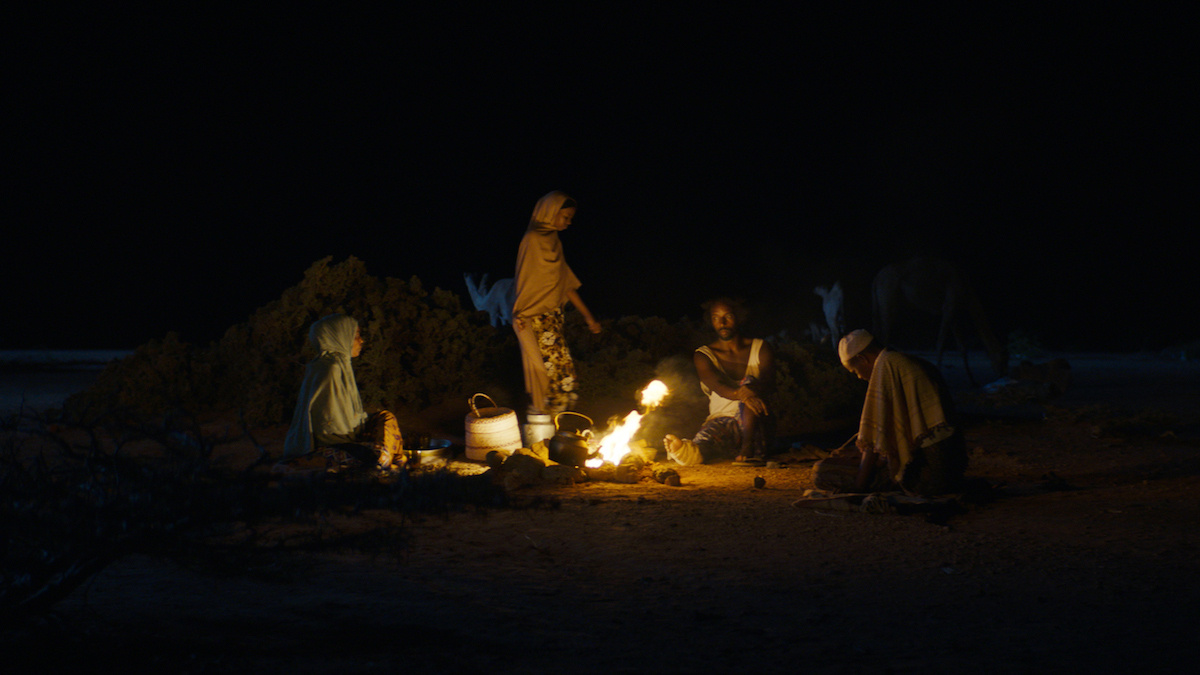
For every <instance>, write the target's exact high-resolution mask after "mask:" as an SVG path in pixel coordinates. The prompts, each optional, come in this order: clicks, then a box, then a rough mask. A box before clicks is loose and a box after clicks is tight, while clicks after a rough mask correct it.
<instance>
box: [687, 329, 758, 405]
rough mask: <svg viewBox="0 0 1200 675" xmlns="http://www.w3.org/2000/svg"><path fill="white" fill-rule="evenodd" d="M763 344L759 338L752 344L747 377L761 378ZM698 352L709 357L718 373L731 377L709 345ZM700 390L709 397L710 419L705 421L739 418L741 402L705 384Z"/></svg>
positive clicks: (701, 384)
mask: <svg viewBox="0 0 1200 675" xmlns="http://www.w3.org/2000/svg"><path fill="white" fill-rule="evenodd" d="M762 343H763V341H762V340H761V339H759V338H755V339H754V340H753V341H752V342H751V343H750V360H749V361H748V362H747V363H746V375H749V376H752V377H758V376H759V374H758V368H759V363H758V352H759V350H760V349H761V348H762ZM696 351H698V352H700V353H701V354H703V355H705V356H707V357H708V360H709V361H712V364H713V367H715V368H716V369H717V371H718V372H720V373H721V374H722V375H725V376H726V377H729V373H726V372H725V369H724V368H722V367H721V361H720V359H718V358H717V355H716V354H714V353H713V350H711V349H709V347H708V345H704V346H703V347H700V348H699V349H697V350H696ZM700 390H701V391H703V392H704V395H705V396H707V397H708V418H707V419H705V421H706V422H707V421H708V420H711V419H715V418H717V417H737V416H738V405H739V404H740V401H734V400H731V399H727V398H725V397H724V396H721V395H720V394H717V393H714V392H713V391H712V390H710V389H709V388H708V387H706V386H704V383H703V382H701V383H700Z"/></svg>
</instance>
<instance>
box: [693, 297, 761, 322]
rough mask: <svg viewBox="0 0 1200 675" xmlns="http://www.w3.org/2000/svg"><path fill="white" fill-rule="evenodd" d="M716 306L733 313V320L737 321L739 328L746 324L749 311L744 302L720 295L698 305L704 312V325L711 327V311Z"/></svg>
mask: <svg viewBox="0 0 1200 675" xmlns="http://www.w3.org/2000/svg"><path fill="white" fill-rule="evenodd" d="M717 305H725V306H726V307H728V308H729V310H730V311H731V312H733V318H735V319H737V322H738V325H739V326H740V325H742V324H744V323H745V322H746V318H747V317H749V315H750V310H749V309H748V308H747V307H746V303H745V302H743V301H741V300H739V299H738V298H731V297H728V296H724V295H722V296H720V297H716V298H713V299H712V300H709V301H708V302H706V303H704V304H703V305H700V308H701V309H703V310H704V323H706V324H708V325H712V311H713V308H714V307H716V306H717Z"/></svg>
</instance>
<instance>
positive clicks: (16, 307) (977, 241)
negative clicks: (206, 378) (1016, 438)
mask: <svg viewBox="0 0 1200 675" xmlns="http://www.w3.org/2000/svg"><path fill="white" fill-rule="evenodd" d="M304 7H305V9H301V8H300V7H297V8H294V9H293V10H291V11H290V12H289V13H287V14H284V15H280V14H276V13H273V12H266V11H254V10H246V9H243V10H237V11H221V12H218V11H216V10H212V9H195V10H193V11H187V10H178V9H172V10H169V11H170V13H169V14H167V13H159V14H147V13H144V12H139V13H135V12H129V13H117V11H116V10H108V9H103V10H88V11H87V12H85V13H70V14H68V13H62V14H57V15H56V14H54V13H53V12H47V13H45V14H43V16H41V17H40V18H39V19H38V20H37V21H34V22H31V24H30V25H29V27H28V28H29V30H27V31H26V32H25V39H24V40H22V41H20V42H18V43H17V44H15V45H14V48H13V53H15V54H17V55H18V58H17V59H16V61H17V62H16V67H15V70H16V71H17V78H16V79H17V82H16V84H15V86H14V92H13V94H14V95H13V96H11V97H10V100H12V101H13V102H14V103H13V104H10V108H11V109H10V110H9V117H10V118H12V119H14V121H15V123H16V124H15V126H10V129H20V132H19V133H15V134H14V133H12V132H11V131H10V136H11V138H10V139H9V140H8V142H9V144H10V152H9V153H7V154H8V156H9V157H11V158H12V162H11V163H10V168H12V169H13V172H14V173H15V174H16V175H15V177H14V179H13V180H11V181H10V182H9V184H10V190H11V192H10V195H11V197H10V199H9V200H7V201H8V203H7V205H6V207H7V208H6V212H7V213H8V216H7V217H6V218H5V220H6V231H7V232H9V234H8V236H7V237H6V239H7V240H8V242H9V255H8V256H7V258H8V261H7V264H5V265H4V266H3V272H0V274H3V279H2V281H3V283H4V289H5V291H4V297H5V305H6V307H5V311H4V316H5V318H4V321H3V323H2V324H0V326H2V330H0V348H8V349H12V348H27V347H39V346H41V347H95V348H128V347H132V346H135V345H137V344H140V343H142V342H144V341H146V340H148V339H150V338H155V337H161V336H162V335H163V334H164V333H165V332H167V331H168V330H176V331H178V332H180V333H182V334H183V337H184V338H185V339H189V340H193V341H197V342H205V341H207V340H210V339H214V338H216V337H218V336H219V335H220V333H221V332H223V330H224V329H225V328H226V327H227V326H229V325H231V324H233V323H236V322H238V321H241V320H244V319H245V318H246V317H247V316H248V315H249V314H250V313H251V312H252V311H253V310H254V309H255V308H257V307H259V306H261V305H262V304H264V303H266V302H268V301H270V300H272V299H274V298H276V297H278V295H279V293H280V292H281V291H282V290H283V289H285V288H287V287H289V286H292V285H294V284H295V283H297V282H298V281H299V280H300V277H301V274H302V272H303V271H304V270H305V269H306V268H307V267H308V266H309V265H310V264H311V263H312V262H313V261H315V260H317V259H319V258H321V257H324V256H326V255H332V256H334V257H335V259H337V260H341V259H343V258H345V257H346V256H348V255H354V256H357V257H359V258H361V259H363V260H364V261H365V262H366V263H367V265H368V268H369V269H370V270H371V272H372V273H374V274H376V275H380V276H397V277H401V278H408V277H410V276H412V275H417V276H419V277H421V279H422V280H424V281H425V282H426V283H427V284H428V285H440V286H443V287H448V288H451V289H453V290H456V291H459V292H462V291H463V290H464V287H463V285H462V281H461V275H462V272H464V271H468V270H471V271H479V272H491V274H492V276H493V277H500V276H509V275H511V271H512V267H513V264H514V258H515V254H516V246H517V243H518V241H519V239H520V236H521V234H522V232H523V231H524V226H525V224H526V222H527V220H528V217H529V213H530V210H531V209H532V206H533V203H534V202H535V201H536V200H537V198H538V197H540V196H541V195H542V194H544V193H545V192H547V191H549V190H551V189H563V190H566V191H568V192H571V193H572V194H574V195H575V196H576V197H577V198H578V200H579V202H580V210H579V214H578V217H577V219H576V223H575V225H574V226H573V227H572V229H571V230H570V231H568V232H567V233H566V234H565V235H564V236H563V239H564V245H565V246H566V253H567V259H568V260H569V261H570V262H571V264H572V266H573V267H574V268H575V270H576V272H577V273H578V274H579V276H580V278H581V279H583V282H584V288H583V289H582V291H581V292H582V293H583V295H584V297H585V299H586V300H587V301H588V302H589V304H590V305H591V306H592V309H593V310H594V311H595V313H596V314H597V315H599V316H600V317H601V318H606V317H607V318H612V317H617V316H620V315H622V314H631V313H637V314H659V315H662V316H665V317H668V318H677V317H679V316H682V315H685V314H694V313H695V312H696V308H697V305H698V304H699V303H700V302H701V301H702V300H704V299H705V298H706V297H707V296H709V295H712V294H715V293H719V292H722V291H731V292H735V293H740V294H743V295H745V296H747V297H749V298H750V299H751V300H756V301H759V302H762V303H766V304H767V305H769V306H771V307H776V308H781V309H780V311H781V312H783V313H786V312H795V313H798V314H800V315H804V314H807V313H811V314H813V315H814V316H815V315H816V312H817V311H818V303H819V300H818V299H817V298H816V296H815V295H813V294H812V292H811V289H812V287H813V286H814V285H816V284H818V283H828V282H830V281H833V280H834V279H839V278H840V279H842V280H843V282H844V283H845V284H846V285H847V286H848V289H849V293H850V298H849V301H850V313H851V321H852V323H856V324H857V323H864V322H865V319H866V317H863V319H864V321H855V317H856V316H862V315H861V314H858V313H857V312H856V308H857V307H863V306H865V304H864V303H865V302H866V297H865V295H863V294H865V292H866V287H867V285H868V284H869V281H870V278H871V276H872V275H873V274H874V272H875V271H876V270H877V269H879V268H880V267H881V266H882V265H883V264H885V263H887V262H890V261H892V260H894V259H898V258H899V257H902V256H905V255H908V254H910V253H917V252H932V253H938V254H941V255H946V256H949V257H952V258H953V259H955V260H958V261H960V263H961V264H962V266H963V267H964V268H965V269H966V270H967V272H968V273H969V275H970V276H971V277H972V279H973V280H974V281H975V284H976V286H977V287H978V289H979V291H980V294H981V295H982V297H983V300H984V302H985V304H986V305H987V306H988V308H989V309H990V310H991V313H992V315H993V321H994V323H995V324H996V326H997V327H998V328H999V329H1001V330H1002V331H1004V330H1008V329H1013V328H1020V329H1023V330H1025V331H1027V332H1030V333H1033V334H1035V335H1037V336H1040V337H1041V338H1042V339H1043V341H1044V342H1046V343H1047V344H1048V345H1050V346H1052V347H1057V348H1064V349H1065V348H1103V349H1120V350H1136V349H1145V348H1152V349H1156V348H1160V347H1164V346H1168V345H1170V344H1172V343H1175V342H1180V341H1184V340H1195V339H1197V338H1200V325H1198V320H1197V314H1198V312H1197V311H1196V302H1195V301H1194V300H1193V297H1194V291H1195V290H1196V288H1197V282H1196V281H1195V279H1196V274H1195V272H1194V269H1193V267H1194V266H1193V264H1192V263H1191V261H1190V260H1185V253H1186V252H1188V251H1194V250H1195V249H1196V248H1197V247H1196V245H1195V244H1194V243H1190V240H1191V237H1190V236H1189V234H1190V233H1189V232H1188V230H1190V229H1191V228H1186V229H1185V227H1184V222H1185V221H1184V218H1185V216H1184V214H1183V213H1182V207H1183V204H1184V203H1185V198H1184V189H1185V186H1186V187H1187V188H1189V191H1190V190H1194V188H1195V185H1196V179H1197V170H1196V169H1197V167H1196V144H1195V143H1194V136H1193V132H1192V130H1191V128H1190V125H1189V124H1188V122H1190V118H1191V116H1192V115H1190V114H1189V113H1190V112H1191V110H1190V107H1191V103H1190V99H1191V98H1192V97H1193V94H1194V85H1193V80H1192V78H1191V73H1190V72H1189V71H1190V70H1192V69H1193V66H1192V65H1191V64H1194V63H1195V62H1196V59H1195V54H1194V52H1193V51H1192V50H1191V48H1190V47H1189V46H1188V45H1187V41H1185V40H1183V39H1182V37H1183V35H1182V27H1183V25H1185V22H1184V21H1183V20H1182V17H1174V18H1173V17H1170V16H1159V17H1151V16H1146V15H1143V14H1138V15H1132V14H1130V15H1121V14H1116V13H1113V14H1103V13H1100V10H1098V9H1095V8H1088V9H1086V10H1079V12H1078V13H1071V12H1066V11H1062V12H1059V13H1055V12H1054V11H1050V10H1037V11H1029V12H1024V13H1021V14H1011V13H1008V11H1007V10H1001V9H998V10H995V11H994V12H992V13H988V12H987V11H985V10H978V9H971V10H964V9H959V10H957V11H958V12H960V13H959V14H946V13H944V10H940V11H939V13H936V14H935V13H933V12H932V11H926V10H917V9H911V8H910V9H899V10H892V13H891V14H889V15H880V14H878V13H874V12H872V13H867V12H866V11H855V10H851V9H848V8H842V9H837V10H828V11H817V10H812V9H809V8H798V9H792V10H787V11H777V10H772V11H771V12H770V13H764V12H759V11H756V10H753V9H743V10H737V13H732V12H734V10H732V9H729V8H727V6H726V5H725V4H723V3H722V4H713V5H711V6H709V5H704V4H698V3H697V4H689V5H687V10H686V11H685V10H678V11H670V10H637V11H635V12H632V13H629V14H624V15H619V14H614V13H613V12H612V11H611V10H610V11H606V12H594V13H589V12H587V11H572V12H570V13H558V14H540V15H536V16H535V15H533V14H532V13H530V14H529V15H528V16H516V15H513V14H512V13H511V12H509V11H507V10H501V9H491V10H486V11H483V12H481V11H480V10H478V8H475V7H473V6H470V5H461V6H457V5H439V9H437V10H419V11H417V10H404V11H396V12H394V13H388V14H380V15H370V14H366V13H360V14H356V15H354V16H350V15H348V14H346V13H344V12H343V10H342V9H340V8H339V9H319V10H318V9H313V8H311V7H307V6H304ZM110 12H111V13H110ZM962 12H970V13H962ZM1185 119H1186V120H1188V122H1185ZM1186 201H1188V202H1190V201H1191V200H1186ZM1190 215H1191V214H1188V216H1190ZM1165 289H1170V290H1165ZM464 295H465V294H464Z"/></svg>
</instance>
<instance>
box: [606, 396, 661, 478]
mask: <svg viewBox="0 0 1200 675" xmlns="http://www.w3.org/2000/svg"><path fill="white" fill-rule="evenodd" d="M668 393H670V390H669V389H667V385H665V384H663V383H662V381H661V380H654V381H653V382H651V383H650V384H648V385H646V388H645V389H643V390H642V392H641V395H642V405H643V406H644V407H645V408H646V412H647V413H649V412H650V411H651V410H653V409H654V408H657V407H658V406H659V405H661V404H662V401H663V399H664V398H666V397H667V394H668ZM641 426H642V414H641V413H639V412H638V411H636V410H634V411H632V412H630V413H629V414H628V415H626V416H625V419H624V421H622V422H621V424H619V425H618V426H617V428H616V429H614V430H613V431H612V432H611V433H609V434H608V435H607V436H605V437H604V438H602V439H600V448H599V452H598V453H597V455H598V456H597V457H596V458H595V459H589V460H588V461H587V464H586V465H587V466H588V467H590V468H593V469H595V468H597V467H600V466H603V465H604V463H605V462H612V463H613V464H620V462H621V459H622V458H623V457H625V455H628V454H629V452H630V449H629V441H631V440H633V435H634V434H636V433H637V430H638V428H639V427H641Z"/></svg>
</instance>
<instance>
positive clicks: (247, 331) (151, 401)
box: [68, 257, 516, 423]
mask: <svg viewBox="0 0 1200 675" xmlns="http://www.w3.org/2000/svg"><path fill="white" fill-rule="evenodd" d="M330 260H331V259H330V258H324V259H322V260H318V261H317V262H316V263H314V264H313V265H312V266H311V267H309V269H308V270H307V271H305V273H304V278H303V280H302V281H301V282H300V283H299V284H297V285H296V286H294V287H292V288H289V289H288V290H286V291H284V293H283V295H282V296H281V297H280V298H279V299H278V300H274V301H272V302H270V303H268V304H267V305H265V306H263V307H261V308H259V309H258V310H257V311H255V312H254V314H253V315H251V316H250V318H249V319H248V320H247V321H246V322H244V323H241V324H238V325H235V326H233V327H231V328H229V329H228V330H227V331H226V332H225V335H224V336H223V337H222V338H221V339H220V340H218V341H217V342H216V343H214V344H212V345H210V346H209V347H207V348H203V349H199V348H195V347H192V346H190V345H187V344H185V343H183V342H180V341H179V339H178V337H176V336H174V335H168V336H167V338H165V339H164V340H162V341H161V342H150V343H147V344H146V345H144V346H143V347H141V348H139V349H138V350H137V351H136V352H135V353H134V354H133V355H132V356H130V357H128V358H126V359H123V360H122V361H120V362H117V363H116V364H114V365H112V366H110V367H109V368H108V369H107V370H106V371H105V372H104V373H102V374H101V376H100V378H98V381H97V382H96V384H95V385H94V386H93V387H92V388H91V389H89V390H88V391H87V392H84V393H83V394H81V395H79V396H77V397H73V399H72V400H71V401H70V402H69V405H68V410H69V411H73V412H74V413H75V414H76V415H79V414H81V413H83V411H91V412H92V415H93V416H94V414H95V411H99V410H111V409H113V408H114V407H115V408H119V409H122V410H125V411H128V412H130V413H134V414H138V415H141V416H148V417H149V416H158V415H161V414H162V413H163V412H165V411H167V410H169V409H171V408H173V407H184V408H187V409H191V410H199V411H223V410H238V411H241V412H242V413H243V414H244V415H245V417H246V419H247V420H248V421H251V422H256V423H274V422H286V421H287V420H288V419H290V417H291V413H292V408H293V406H294V405H295V401H296V395H297V393H298V391H299V387H300V383H301V380H302V378H303V374H304V365H305V363H306V362H307V361H308V360H310V359H311V358H313V357H314V356H316V354H315V353H314V352H313V351H312V349H311V348H310V347H309V346H308V345H307V340H308V327H309V326H310V325H311V324H312V323H313V322H314V321H316V320H317V319H319V318H321V317H322V316H325V315H326V314H331V313H343V314H347V315H349V316H353V317H355V318H356V319H358V321H359V325H360V327H361V330H362V332H363V337H364V338H365V340H366V344H365V345H364V348H363V353H362V355H361V356H360V357H359V358H358V359H357V360H356V362H355V367H354V372H355V377H356V379H357V380H358V384H359V390H360V392H361V394H362V397H363V405H364V406H365V407H367V408H389V409H394V410H419V409H422V408H424V407H427V406H429V405H432V404H435V403H438V402H441V401H442V400H443V399H445V398H446V397H450V396H455V397H459V398H462V399H463V400H466V397H467V396H468V395H469V394H470V393H473V392H474V391H479V390H486V389H495V388H497V387H499V388H503V387H504V385H502V384H499V382H498V381H499V380H500V379H502V378H501V372H502V370H503V366H502V365H501V364H503V363H505V362H506V360H511V359H512V358H515V356H513V355H512V354H515V343H516V340H515V337H513V335H512V333H511V331H498V330H497V329H495V328H492V327H491V326H490V325H488V324H487V323H486V321H485V320H484V318H483V317H482V315H481V314H480V313H478V312H475V311H474V310H470V311H468V310H465V309H463V307H462V305H461V303H460V301H459V298H458V296H457V295H455V294H453V293H450V292H448V291H444V290H441V289H434V290H433V291H432V292H427V291H426V290H425V289H424V287H423V286H422V284H421V281H420V280H419V279H417V278H416V277H413V278H412V279H411V280H410V281H408V282H405V281H401V280H399V279H393V278H387V279H379V278H376V277H372V276H370V275H369V274H367V270H366V265H364V264H363V263H362V261H360V260H358V259H356V258H353V257H351V258H348V259H347V260H345V261H344V262H342V263H339V264H333V265H331V264H330Z"/></svg>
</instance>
